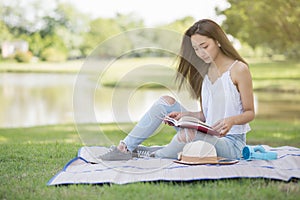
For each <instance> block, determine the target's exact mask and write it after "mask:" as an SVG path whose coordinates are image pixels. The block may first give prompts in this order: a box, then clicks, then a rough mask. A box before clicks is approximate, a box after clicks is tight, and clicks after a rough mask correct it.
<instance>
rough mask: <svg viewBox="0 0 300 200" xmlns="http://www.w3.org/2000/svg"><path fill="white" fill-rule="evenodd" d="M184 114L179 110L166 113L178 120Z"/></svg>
mask: <svg viewBox="0 0 300 200" xmlns="http://www.w3.org/2000/svg"><path fill="white" fill-rule="evenodd" d="M183 115H184V114H183V113H181V112H171V113H169V114H168V117H171V118H173V119H176V120H179V119H180V118H181V117H182V116H183Z"/></svg>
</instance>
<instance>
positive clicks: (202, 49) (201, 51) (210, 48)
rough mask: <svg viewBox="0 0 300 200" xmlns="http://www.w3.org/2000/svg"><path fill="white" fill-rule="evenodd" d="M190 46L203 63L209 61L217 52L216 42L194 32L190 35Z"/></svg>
mask: <svg viewBox="0 0 300 200" xmlns="http://www.w3.org/2000/svg"><path fill="white" fill-rule="evenodd" d="M191 42H192V47H193V48H194V50H195V53H196V55H197V56H198V57H199V58H201V59H202V60H203V61H204V62H205V63H211V62H213V61H214V60H215V58H216V57H217V55H218V53H219V46H218V45H217V42H216V41H215V40H213V39H211V38H209V37H207V36H203V35H200V34H195V35H192V36H191Z"/></svg>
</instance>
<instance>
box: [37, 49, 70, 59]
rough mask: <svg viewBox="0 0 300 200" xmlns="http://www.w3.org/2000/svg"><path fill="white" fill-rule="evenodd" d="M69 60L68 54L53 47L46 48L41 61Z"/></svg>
mask: <svg viewBox="0 0 300 200" xmlns="http://www.w3.org/2000/svg"><path fill="white" fill-rule="evenodd" d="M66 59H67V54H66V53H65V52H63V51H61V50H58V49H55V48H53V47H49V48H46V49H44V50H43V51H42V53H41V60H43V61H49V62H62V61H65V60H66Z"/></svg>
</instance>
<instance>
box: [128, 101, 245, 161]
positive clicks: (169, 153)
mask: <svg viewBox="0 0 300 200" xmlns="http://www.w3.org/2000/svg"><path fill="white" fill-rule="evenodd" d="M173 111H177V112H185V111H186V109H185V108H184V107H183V106H181V105H180V103H178V102H177V101H176V100H175V99H173V98H172V97H169V96H162V97H160V98H159V99H158V100H157V101H156V102H155V103H154V104H153V105H152V107H151V108H150V109H149V110H148V111H147V112H146V113H145V114H144V115H143V117H142V118H141V120H140V121H139V122H138V123H137V125H136V126H135V127H134V128H133V129H132V130H131V132H130V133H129V134H128V135H127V136H126V138H125V139H124V140H123V142H124V143H125V144H126V146H127V149H128V150H129V151H133V150H134V149H135V148H136V147H137V146H138V145H139V144H141V143H142V142H143V141H144V140H146V139H147V138H149V137H150V136H151V135H152V134H153V133H154V132H155V131H156V129H157V128H158V127H159V126H160V125H161V123H162V118H163V117H164V116H165V115H167V114H168V113H170V112H173ZM174 128H175V129H176V131H177V134H176V135H175V136H174V137H173V139H172V140H171V142H170V143H169V144H167V145H166V146H164V148H162V149H160V150H158V151H156V152H155V157H159V158H175V159H176V158H177V154H178V153H179V152H181V151H182V149H183V147H184V145H185V144H186V143H188V142H192V141H197V140H202V141H206V142H208V143H210V144H212V145H214V146H215V148H216V151H217V155H218V156H220V157H225V158H232V159H237V158H240V157H241V152H242V149H243V147H244V146H245V145H246V134H243V133H241V134H234V135H230V134H229V135H227V136H225V137H221V138H219V137H215V136H211V135H208V134H204V133H202V132H199V131H196V130H192V129H181V128H177V127H174Z"/></svg>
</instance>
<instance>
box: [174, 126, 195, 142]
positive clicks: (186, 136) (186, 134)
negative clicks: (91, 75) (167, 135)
mask: <svg viewBox="0 0 300 200" xmlns="http://www.w3.org/2000/svg"><path fill="white" fill-rule="evenodd" d="M195 136H196V131H194V130H192V129H181V130H180V131H179V132H178V133H177V139H178V141H179V142H183V143H189V142H192V141H193V140H194V139H195Z"/></svg>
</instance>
